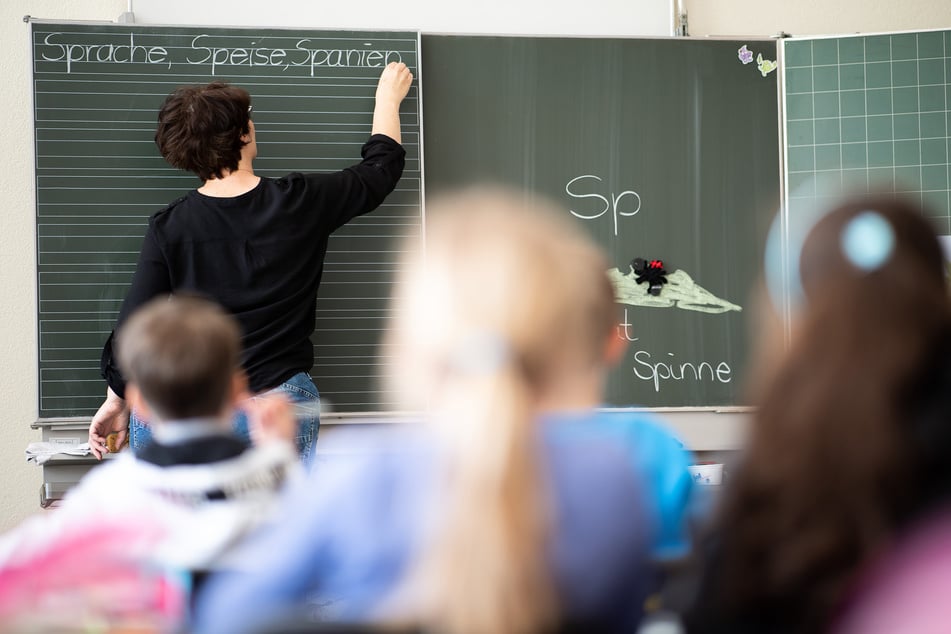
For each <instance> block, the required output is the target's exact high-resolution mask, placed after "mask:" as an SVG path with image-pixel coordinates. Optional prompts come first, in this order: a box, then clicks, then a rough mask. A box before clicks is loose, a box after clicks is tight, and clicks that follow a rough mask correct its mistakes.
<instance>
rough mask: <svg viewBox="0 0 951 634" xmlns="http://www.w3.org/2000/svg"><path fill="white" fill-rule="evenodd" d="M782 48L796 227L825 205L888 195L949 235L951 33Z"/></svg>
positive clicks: (793, 44)
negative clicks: (829, 200)
mask: <svg viewBox="0 0 951 634" xmlns="http://www.w3.org/2000/svg"><path fill="white" fill-rule="evenodd" d="M783 46H784V57H785V77H786V80H785V86H784V98H785V104H786V108H785V113H786V129H787V138H788V147H787V162H786V166H787V171H788V177H787V183H788V188H789V196H790V206H789V207H790V214H793V217H792V219H793V220H794V219H795V214H796V213H797V211H798V210H799V209H806V208H811V207H812V206H813V205H814V204H815V203H816V202H817V201H819V202H820V203H821V200H822V199H823V198H824V197H834V196H837V195H838V194H840V193H841V192H843V191H867V190H869V189H870V188H871V189H876V190H881V189H884V190H886V191H891V192H898V193H901V194H902V195H904V196H911V197H914V198H916V199H918V200H919V201H920V202H921V203H923V204H924V205H925V208H926V209H928V211H929V213H931V214H932V215H933V216H934V218H933V219H934V222H935V224H936V226H937V228H938V231H939V232H940V233H942V234H946V235H947V234H951V189H949V181H951V165H949V160H948V158H949V144H951V141H949V130H951V114H949V109H948V106H949V104H951V31H924V32H920V33H895V34H879V35H855V36H848V37H839V38H819V39H802V40H790V41H786V42H784V43H783Z"/></svg>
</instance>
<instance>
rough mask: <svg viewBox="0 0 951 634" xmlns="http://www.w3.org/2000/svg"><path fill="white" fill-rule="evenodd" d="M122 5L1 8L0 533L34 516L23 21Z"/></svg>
mask: <svg viewBox="0 0 951 634" xmlns="http://www.w3.org/2000/svg"><path fill="white" fill-rule="evenodd" d="M126 6H127V5H126V1H125V0H69V1H68V2H66V1H65V0H12V1H11V0H5V1H4V2H2V3H0V77H2V78H3V88H2V90H0V113H2V115H0V116H2V122H0V148H2V150H0V183H2V186H0V189H2V197H3V203H4V204H3V212H2V218H3V229H2V230H0V291H2V292H0V297H2V298H3V299H2V300H0V359H2V371H0V412H2V414H0V483H2V484H0V530H3V529H6V528H9V527H10V526H13V525H14V524H16V523H18V522H19V521H21V520H22V519H23V518H24V517H26V516H27V515H29V514H31V513H34V512H37V511H38V510H39V490H40V482H41V481H42V477H41V476H42V471H41V468H40V467H37V466H36V465H33V464H32V463H29V464H28V463H27V462H26V459H25V457H24V453H23V452H24V450H25V449H26V446H27V445H28V444H29V443H30V442H32V441H34V440H39V439H40V433H39V432H38V431H35V430H33V429H30V423H32V422H33V421H35V420H36V412H37V404H36V403H37V386H36V367H37V353H36V349H37V340H36V264H35V263H36V252H35V237H34V235H35V228H34V224H35V220H34V218H35V215H34V214H35V207H34V193H33V115H32V112H31V109H30V103H31V97H30V95H31V90H30V40H29V27H28V25H27V24H25V23H24V22H23V16H24V15H32V16H34V17H41V18H58V19H59V18H65V19H88V20H114V19H116V18H117V17H118V16H119V14H120V13H122V12H123V11H125V9H126Z"/></svg>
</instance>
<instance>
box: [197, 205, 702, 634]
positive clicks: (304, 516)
mask: <svg viewBox="0 0 951 634" xmlns="http://www.w3.org/2000/svg"><path fill="white" fill-rule="evenodd" d="M524 201H525V198H524V197H516V196H515V195H513V194H506V193H500V192H494V191H490V192H487V191H479V190H476V191H472V192H465V193H460V194H458V195H457V196H455V197H454V198H452V199H451V200H445V201H443V203H442V205H430V206H428V207H427V225H426V242H425V251H424V250H423V248H421V247H420V246H419V245H417V244H408V245H406V246H405V247H404V253H405V254H406V256H405V257H404V261H403V263H402V266H401V267H400V272H399V276H398V279H397V283H396V288H395V294H394V304H393V307H394V321H393V324H392V328H391V330H390V335H389V341H388V342H387V343H388V344H389V345H388V346H387V347H386V350H387V351H388V353H389V354H390V355H392V359H393V361H392V363H393V366H394V367H393V368H392V369H391V372H390V379H391V381H392V385H391V387H392V389H393V390H394V393H395V394H397V395H398V396H399V397H400V398H401V399H402V401H403V405H404V406H405V407H406V408H407V409H411V410H412V409H417V410H420V409H425V410H426V412H427V415H428V420H429V424H428V425H426V426H424V427H422V428H421V429H419V430H417V433H416V435H415V436H414V437H412V438H407V437H408V436H410V434H411V432H410V431H408V430H406V429H402V430H395V432H394V433H393V434H391V435H390V436H389V437H388V438H383V439H378V444H377V445H376V446H375V447H374V448H372V449H366V448H364V453H363V455H362V456H360V457H358V458H354V459H352V460H348V461H345V464H343V465H340V464H336V463H333V462H331V463H318V465H317V468H316V469H315V470H314V473H313V476H312V477H311V479H310V480H309V481H308V482H307V485H306V486H305V487H301V488H299V489H296V490H295V491H293V492H292V495H289V496H288V509H287V512H288V515H292V516H294V517H295V521H293V522H280V523H279V524H278V525H277V528H276V529H275V530H272V531H267V532H262V534H261V535H260V536H259V538H258V539H257V540H252V542H251V543H249V544H248V547H247V549H246V551H245V552H244V553H243V555H244V557H243V559H242V564H243V565H242V567H241V568H236V569H235V570H234V571H229V572H225V573H222V574H220V575H218V576H215V577H214V578H212V579H210V580H209V584H208V586H207V587H206V591H205V593H204V594H203V596H200V597H199V606H198V614H197V618H196V626H197V629H198V631H200V632H218V631H229V632H241V631H252V630H253V629H254V627H255V625H256V624H261V623H266V622H268V621H269V620H270V619H274V618H277V617H279V615H281V614H282V613H283V612H285V611H287V610H289V609H292V607H293V606H299V605H301V604H303V603H306V602H308V601H311V602H317V603H319V602H321V601H333V602H334V603H333V604H332V606H331V607H332V608H333V612H332V616H333V617H334V618H337V619H341V620H349V621H363V620H372V621H384V622H391V623H392V622H396V623H408V624H414V625H416V626H421V627H423V628H425V629H431V630H433V631H439V632H444V633H446V634H477V633H479V634H482V633H485V632H492V633H494V634H516V633H519V634H527V633H531V632H549V631H555V630H557V629H558V628H565V627H566V626H575V627H577V628H578V629H579V630H580V631H590V632H596V631H618V632H623V631H631V629H632V628H633V627H634V626H635V625H636V623H637V622H638V620H639V618H640V615H641V611H642V606H643V601H644V598H645V594H646V592H647V591H648V588H649V587H650V584H651V583H652V581H653V577H654V572H655V571H654V570H653V567H652V563H653V559H652V555H653V553H658V552H661V551H663V550H664V549H665V548H669V547H677V546H682V544H681V543H680V542H679V541H678V540H679V531H680V524H681V522H682V520H683V514H684V507H685V504H686V502H687V496H688V493H689V490H690V476H689V474H688V473H687V470H686V465H687V456H686V454H685V452H684V451H683V449H682V447H681V446H680V444H679V443H678V442H677V441H676V440H674V439H673V438H672V437H671V436H670V435H668V434H667V433H666V432H665V431H663V430H662V429H661V428H660V427H658V426H656V425H654V424H653V423H652V422H651V421H650V420H648V419H646V418H645V417H643V416H642V415H640V414H617V413H614V414H607V413H598V412H596V410H595V408H596V407H597V406H598V405H599V404H600V399H601V397H602V393H603V387H604V381H605V376H606V373H607V371H608V368H609V367H610V365H611V364H612V363H613V362H614V361H616V360H617V358H618V357H619V356H620V354H621V351H622V349H623V345H624V342H623V341H622V340H621V338H620V337H618V335H617V333H616V324H617V310H616V306H615V304H614V294H613V289H612V286H611V284H610V282H609V280H608V278H607V276H606V271H607V268H608V266H607V264H606V261H605V259H604V258H603V256H602V254H601V253H600V252H599V250H598V249H597V248H596V247H595V246H594V245H593V243H591V242H590V241H589V240H588V239H587V238H585V237H583V236H582V234H581V233H580V231H578V230H577V229H576V228H575V226H574V225H572V224H571V223H570V221H568V220H567V219H564V218H559V217H557V216H556V215H555V212H553V211H551V210H548V209H547V208H544V207H542V206H540V205H531V204H526V203H525V202H524ZM387 441H389V442H387ZM345 442H346V441H344V443H345ZM364 442H366V441H364Z"/></svg>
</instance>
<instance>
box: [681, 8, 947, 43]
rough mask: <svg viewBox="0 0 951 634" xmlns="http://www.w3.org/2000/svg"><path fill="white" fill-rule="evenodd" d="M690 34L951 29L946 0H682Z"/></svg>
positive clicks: (818, 33) (839, 32) (795, 33)
mask: <svg viewBox="0 0 951 634" xmlns="http://www.w3.org/2000/svg"><path fill="white" fill-rule="evenodd" d="M682 2H683V3H684V4H683V6H684V7H685V8H686V10H687V31H688V33H689V34H690V35H692V36H696V35H728V36H730V35H741V36H742V35H775V34H777V33H779V32H780V31H784V32H786V33H790V34H792V35H794V36H800V35H802V36H805V35H822V34H827V33H830V34H839V35H844V34H848V33H872V32H877V31H908V30H924V29H936V28H948V27H951V2H949V0H902V1H901V2H896V1H895V0H795V1H792V0H758V1H757V2H750V1H749V0H682Z"/></svg>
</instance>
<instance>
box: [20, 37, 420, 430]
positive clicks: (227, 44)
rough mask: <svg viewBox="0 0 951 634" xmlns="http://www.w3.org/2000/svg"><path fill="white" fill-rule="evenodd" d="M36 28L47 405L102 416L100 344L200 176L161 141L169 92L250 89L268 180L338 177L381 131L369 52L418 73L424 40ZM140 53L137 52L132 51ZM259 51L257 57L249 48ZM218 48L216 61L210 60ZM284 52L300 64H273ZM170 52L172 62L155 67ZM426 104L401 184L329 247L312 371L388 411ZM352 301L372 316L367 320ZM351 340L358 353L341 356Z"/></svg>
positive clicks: (52, 412)
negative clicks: (161, 232) (159, 233)
mask: <svg viewBox="0 0 951 634" xmlns="http://www.w3.org/2000/svg"><path fill="white" fill-rule="evenodd" d="M31 28H32V29H33V38H34V39H33V43H34V45H33V53H34V57H33V59H34V63H33V80H34V91H33V93H34V121H35V139H36V141H35V146H36V165H35V168H36V187H37V189H36V192H37V196H36V198H37V220H36V228H37V233H36V240H37V296H38V308H37V316H38V333H39V348H40V349H39V360H40V363H39V373H38V380H39V390H40V391H39V395H40V402H39V413H40V417H41V418H45V417H53V416H77V415H89V414H92V413H93V412H94V411H95V410H96V408H97V407H98V405H99V404H100V403H101V400H102V395H103V393H104V389H105V388H104V383H103V381H102V379H101V377H100V376H99V354H100V351H101V348H102V344H103V342H104V341H105V339H106V337H107V336H108V333H109V331H110V330H111V329H112V327H113V325H114V323H115V319H116V317H117V315H118V311H119V307H120V305H121V302H122V298H123V297H124V295H125V289H126V287H127V285H128V283H129V281H130V280H131V276H132V273H133V272H134V269H135V261H136V259H137V255H138V248H139V244H140V242H141V239H142V235H143V233H144V231H145V227H146V224H145V223H146V219H147V218H148V216H149V215H151V214H152V213H153V212H155V211H156V210H158V209H161V208H162V207H164V206H165V205H167V204H168V203H169V202H171V201H173V200H174V199H176V198H177V197H179V196H181V195H182V194H184V193H185V192H186V191H188V190H190V189H193V188H194V187H196V186H197V185H198V181H197V179H195V177H194V176H192V175H190V174H185V173H182V172H179V171H177V170H174V169H172V168H170V167H168V166H167V165H166V164H165V163H164V161H163V160H162V159H161V157H160V156H159V154H158V151H157V150H156V149H155V145H154V142H153V139H152V136H153V134H154V123H155V117H156V114H157V112H158V108H159V106H160V105H161V102H162V100H163V99H164V98H165V96H166V95H167V94H168V93H169V92H171V91H172V90H173V89H174V88H175V87H176V86H179V85H183V84H194V83H204V82H207V81H211V80H214V79H221V80H226V81H230V82H232V83H234V84H237V85H241V86H243V87H245V88H246V89H248V91H249V92H250V93H251V97H252V102H253V104H254V106H255V110H254V113H255V124H256V130H257V134H258V137H259V144H258V145H259V156H258V158H257V159H256V160H255V171H256V172H257V173H258V174H260V175H261V176H269V177H280V176H283V175H285V174H287V173H288V172H292V171H300V172H318V173H327V172H332V171H335V170H338V169H341V168H343V167H346V166H348V165H351V164H353V163H355V162H356V161H357V160H359V155H360V147H361V146H362V144H363V143H364V142H365V141H366V139H367V138H368V137H369V132H370V120H371V117H372V110H373V95H374V89H375V86H376V82H377V79H378V76H379V72H380V70H381V69H382V66H380V67H374V66H373V64H374V63H375V62H376V61H378V58H379V55H376V57H374V55H375V54H374V53H372V51H373V50H379V51H384V53H385V52H387V51H389V52H390V53H388V54H390V55H392V56H394V58H395V57H398V58H400V59H402V61H405V62H406V63H407V65H409V66H410V67H411V69H412V70H413V72H414V74H416V75H418V68H417V66H418V63H417V60H418V51H417V37H416V34H407V33H400V34H395V35H393V34H385V33H343V32H327V31H299V30H284V29H262V30H257V29H220V28H214V29H204V28H175V27H147V26H138V25H104V26H89V25H75V24H42V25H41V24H33V25H31ZM196 37H200V39H199V40H198V41H197V44H196V40H195V38H196ZM123 46H125V47H128V48H125V49H123V48H121V47H123ZM70 47H71V48H70ZM131 47H136V48H135V50H134V52H133V55H134V57H135V59H133V60H131V61H130V60H128V59H125V58H123V57H122V56H123V55H124V54H127V53H128V52H129V51H130V50H131ZM252 48H254V49H255V50H257V51H258V53H254V54H253V55H257V57H249V54H247V51H246V50H245V49H248V50H251V49H252ZM212 50H214V51H215V52H214V55H217V58H216V59H215V60H210V59H209V60H205V61H204V62H202V61H201V59H202V57H203V56H205V55H207V54H209V53H210V52H211V51H212ZM280 51H283V53H281V52H280ZM282 55H283V56H284V57H285V58H286V59H289V60H290V61H291V62H294V63H290V64H287V65H286V66H280V65H277V64H273V63H271V62H273V61H274V60H275V59H277V58H278V57H280V56H282ZM308 56H309V57H308ZM348 56H349V58H348ZM159 58H163V59H164V60H166V63H156V62H158V61H160V60H159ZM241 60H244V62H245V63H244V64H243V65H242V64H241V63H237V62H240V61H241ZM334 61H343V62H348V63H349V62H353V64H354V65H349V66H348V65H340V66H334V65H333V64H332V62H334ZM212 62H213V63H212ZM323 62H327V63H323ZM418 99H419V93H418V88H417V86H415V85H414V86H413V87H412V88H411V90H410V94H409V95H408V96H407V98H406V100H405V102H404V106H403V108H402V116H401V120H402V133H403V141H404V143H403V145H404V147H405V148H406V151H407V162H406V170H405V172H404V178H403V179H402V181H401V182H400V185H399V186H398V187H397V189H396V191H394V192H393V193H392V194H391V195H390V197H389V198H388V199H387V201H386V202H385V203H384V205H383V206H382V207H381V208H380V209H378V210H377V211H376V212H374V213H373V214H370V215H369V216H366V217H363V218H359V219H357V221H355V222H354V223H352V224H351V225H348V226H346V227H345V228H344V229H343V230H341V231H339V232H338V233H337V234H335V236H334V237H333V238H331V241H330V246H329V249H328V254H327V260H326V263H327V264H326V266H325V269H324V279H323V282H324V284H323V285H322V289H321V292H320V296H319V299H318V306H319V310H318V313H317V322H318V327H317V333H316V334H315V336H314V338H313V339H314V348H315V355H316V358H317V365H316V366H315V369H314V372H313V373H314V375H315V380H316V382H317V385H318V386H319V389H320V390H321V393H322V395H325V396H327V397H328V398H329V400H330V401H332V402H333V403H334V404H335V405H336V407H337V409H342V410H346V411H364V410H366V411H380V410H382V409H386V407H387V405H386V402H387V399H388V397H387V395H386V394H385V393H384V392H382V391H381V390H380V389H379V388H378V386H377V381H376V378H375V377H377V375H378V374H379V373H380V372H382V369H381V368H379V367H377V366H378V363H377V344H378V341H379V340H380V339H381V335H382V329H383V327H384V323H385V318H386V316H387V315H388V312H389V307H388V300H387V296H388V287H387V284H388V279H389V276H390V275H392V273H393V271H394V269H395V266H396V265H395V261H396V258H397V257H398V255H399V254H398V252H397V251H396V250H394V249H392V248H389V247H388V246H387V245H388V244H389V243H390V242H391V241H392V240H393V239H395V238H398V237H400V236H403V235H409V234H412V233H413V232H416V231H418V230H419V229H420V226H421V216H420V186H421V175H420V161H419V153H420V149H419V141H420V137H419V124H420V122H419V114H418V113H419V107H418ZM344 309H346V310H361V311H363V312H362V314H361V315H360V317H359V318H356V315H355V314H354V313H350V312H340V311H341V310H344ZM323 326H326V332H322V331H323V330H324V328H323ZM341 346H346V347H345V348H341ZM342 349H345V350H347V353H346V354H345V355H339V354H338V352H339V351H340V350H342ZM324 355H326V358H327V362H326V363H324V362H323V360H322V358H323V356H324ZM344 362H345V363H344ZM341 364H343V365H341ZM356 368H359V369H362V372H356V371H354V369H356Z"/></svg>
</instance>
